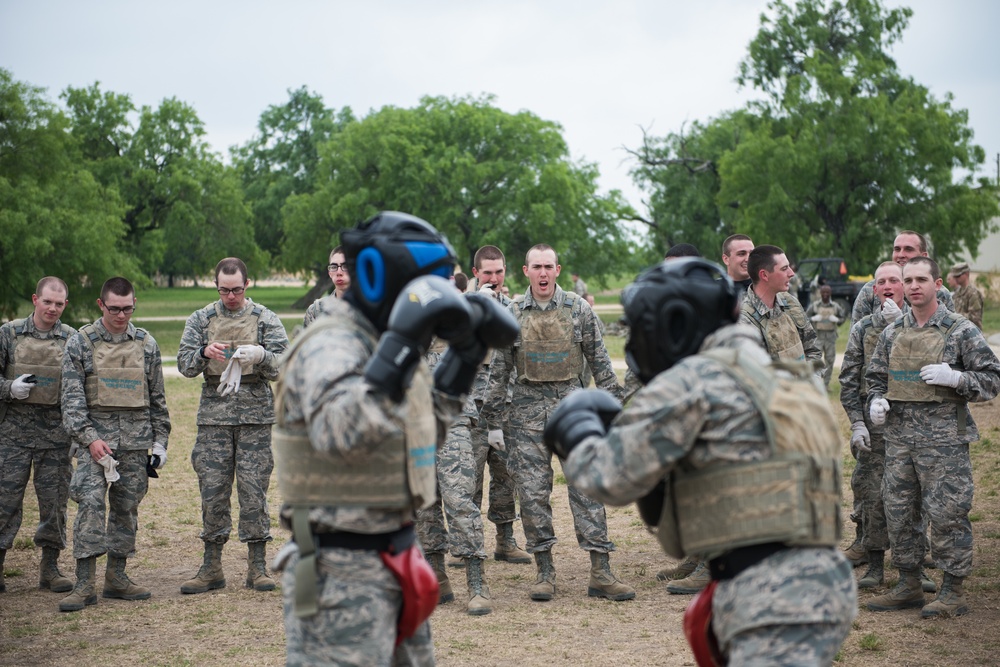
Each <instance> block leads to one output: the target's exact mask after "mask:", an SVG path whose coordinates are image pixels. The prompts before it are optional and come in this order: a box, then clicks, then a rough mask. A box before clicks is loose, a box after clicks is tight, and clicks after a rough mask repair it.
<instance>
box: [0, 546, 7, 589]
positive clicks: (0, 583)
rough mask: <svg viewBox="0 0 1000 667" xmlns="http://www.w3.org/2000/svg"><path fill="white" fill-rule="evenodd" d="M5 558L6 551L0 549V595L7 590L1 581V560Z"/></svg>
mask: <svg viewBox="0 0 1000 667" xmlns="http://www.w3.org/2000/svg"><path fill="white" fill-rule="evenodd" d="M6 557H7V550H6V549H0V593H3V592H4V591H5V590H7V584H5V583H4V581H3V560H4V558H6Z"/></svg>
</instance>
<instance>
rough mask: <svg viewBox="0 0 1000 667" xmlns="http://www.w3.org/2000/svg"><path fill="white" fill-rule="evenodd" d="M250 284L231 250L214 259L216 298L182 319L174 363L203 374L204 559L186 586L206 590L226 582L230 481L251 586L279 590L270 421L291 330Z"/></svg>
mask: <svg viewBox="0 0 1000 667" xmlns="http://www.w3.org/2000/svg"><path fill="white" fill-rule="evenodd" d="M249 285H250V281H249V279H248V278H247V267H246V264H244V263H243V261H242V260H240V259H237V258H235V257H227V258H226V259H223V260H222V261H220V262H219V263H218V264H217V265H216V267H215V286H216V288H217V290H218V292H219V299H218V300H217V301H216V302H214V303H210V304H209V305H207V306H205V307H204V308H202V309H201V310H198V311H195V312H194V313H193V314H192V315H191V316H190V317H188V319H187V323H186V324H185V325H184V333H183V334H182V335H181V342H180V347H179V348H178V350H177V369H178V370H179V371H180V372H181V374H182V375H184V377H195V376H197V375H199V374H204V376H205V382H204V384H202V388H201V401H200V403H199V404H198V436H197V438H196V439H195V443H194V448H193V449H192V451H191V464H192V466H193V467H194V470H195V472H196V473H197V474H198V487H199V489H200V491H201V520H202V531H201V539H202V540H203V541H204V542H205V553H204V562H203V564H202V566H201V568H200V569H199V570H198V573H197V574H196V575H195V576H194V578H193V579H189V580H187V581H185V582H184V583H183V584H181V593H204V592H206V591H210V590H214V589H217V588H223V587H225V585H226V577H225V573H224V572H223V571H222V547H223V545H224V544H225V543H226V542H227V541H228V540H229V535H230V533H232V530H233V522H232V512H231V510H230V497H231V496H232V493H233V481H234V480H235V481H236V493H237V495H238V497H239V503H240V517H239V526H238V535H239V539H240V542H246V543H247V578H246V586H247V588H252V589H254V590H257V591H270V590H274V587H275V584H274V580H273V579H272V578H271V577H270V576H268V573H267V566H266V562H265V546H266V545H267V543H268V542H270V541H271V539H272V538H271V516H270V513H269V512H268V508H267V488H268V486H269V484H270V479H271V470H272V469H273V468H274V457H273V455H272V453H271V425H272V424H273V423H274V396H273V395H272V394H271V385H270V384H269V381H270V380H274V379H276V378H277V377H278V357H279V355H281V353H282V352H284V351H285V348H286V347H288V336H287V335H286V334H285V328H284V326H282V324H281V320H279V319H278V316H277V315H275V314H274V313H272V312H271V311H270V310H268V309H267V308H265V307H264V306H261V305H260V304H257V303H254V302H253V300H252V299H250V298H248V297H247V296H246V289H247V287H248V286H249Z"/></svg>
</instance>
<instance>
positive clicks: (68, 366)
mask: <svg viewBox="0 0 1000 667" xmlns="http://www.w3.org/2000/svg"><path fill="white" fill-rule="evenodd" d="M94 328H95V329H96V330H97V334H98V335H99V336H100V337H101V338H102V339H103V340H104V341H106V342H109V343H123V342H125V341H127V340H135V337H136V328H135V326H134V325H133V324H132V323H131V322H130V323H129V325H128V328H127V329H126V330H125V333H123V334H120V335H113V334H112V333H111V332H109V331H108V330H107V329H106V328H105V327H104V323H103V322H102V321H101V320H97V321H96V322H94ZM143 372H144V374H145V376H146V387H147V388H148V390H149V408H147V409H144V410H112V411H100V412H98V411H95V412H93V413H92V412H91V411H90V410H89V409H88V407H87V397H86V394H85V392H84V381H85V380H86V379H87V377H88V376H90V375H93V374H94V352H93V348H92V347H91V343H90V341H89V340H87V339H86V338H85V337H84V335H83V334H81V333H79V332H78V333H75V334H73V335H72V336H71V337H70V339H69V341H67V343H66V353H65V355H63V371H62V424H63V428H64V429H66V431H67V432H68V433H69V435H70V437H71V438H72V439H73V440H74V441H75V442H76V443H77V444H79V445H80V447H89V446H90V443H92V442H94V441H95V440H104V441H105V442H107V443H108V446H109V447H111V449H122V450H140V449H150V448H152V446H153V443H154V442H158V443H160V444H162V445H163V446H164V447H166V446H167V445H168V439H169V436H170V413H169V412H168V411H167V399H166V396H165V395H164V393H163V365H162V362H161V360H160V346H159V345H157V344H156V340H154V339H153V337H152V336H151V335H149V334H148V333H147V334H146V338H145V343H144V344H143Z"/></svg>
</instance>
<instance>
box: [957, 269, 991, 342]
mask: <svg viewBox="0 0 1000 667" xmlns="http://www.w3.org/2000/svg"><path fill="white" fill-rule="evenodd" d="M951 275H952V276H954V278H955V284H956V285H958V289H957V290H955V294H954V295H953V298H954V301H955V312H956V313H958V314H959V315H964V316H965V317H966V318H967V319H968V320H969V321H970V322H972V323H973V324H975V325H976V326H977V327H979V330H980V331H982V330H983V293H982V292H980V291H979V288H978V287H976V286H975V285H973V284H972V283H971V282H970V280H969V264H968V262H962V263H960V264H956V265H955V266H953V267H952V268H951Z"/></svg>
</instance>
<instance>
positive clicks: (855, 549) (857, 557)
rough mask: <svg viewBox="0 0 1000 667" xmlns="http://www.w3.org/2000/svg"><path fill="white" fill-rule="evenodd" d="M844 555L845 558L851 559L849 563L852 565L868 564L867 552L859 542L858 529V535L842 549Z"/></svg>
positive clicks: (859, 534)
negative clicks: (849, 544)
mask: <svg viewBox="0 0 1000 667" xmlns="http://www.w3.org/2000/svg"><path fill="white" fill-rule="evenodd" d="M844 556H845V557H846V558H847V560H849V561H851V565H853V566H854V567H861V566H862V565H867V564H868V552H867V551H865V548H864V546H863V545H862V544H861V532H860V531H858V535H857V537H855V538H854V542H853V543H852V544H851V546H849V547H847V548H846V549H844Z"/></svg>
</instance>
